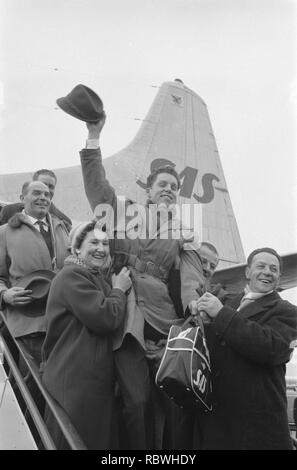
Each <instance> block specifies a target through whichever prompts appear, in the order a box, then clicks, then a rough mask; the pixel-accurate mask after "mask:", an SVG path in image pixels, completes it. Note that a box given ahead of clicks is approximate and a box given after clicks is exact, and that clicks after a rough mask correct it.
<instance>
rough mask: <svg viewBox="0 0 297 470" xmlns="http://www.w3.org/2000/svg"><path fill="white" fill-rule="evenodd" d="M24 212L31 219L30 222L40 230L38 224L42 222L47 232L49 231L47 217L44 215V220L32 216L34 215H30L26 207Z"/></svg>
mask: <svg viewBox="0 0 297 470" xmlns="http://www.w3.org/2000/svg"><path fill="white" fill-rule="evenodd" d="M22 214H24V215H26V216H27V217H28V219H29V221H30V223H31V224H32V225H33V226H34V227H35V228H36V229H37V230H38V231H39V232H40V227H39V225H38V222H42V223H43V228H44V230H45V231H46V232H48V227H49V226H48V222H47V220H46V218H45V217H44V218H43V219H42V220H39V219H35V217H32V215H29V214H27V213H26V212H25V209H23V210H22Z"/></svg>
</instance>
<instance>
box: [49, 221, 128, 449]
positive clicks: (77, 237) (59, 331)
mask: <svg viewBox="0 0 297 470" xmlns="http://www.w3.org/2000/svg"><path fill="white" fill-rule="evenodd" d="M70 236H71V240H72V255H71V256H69V257H68V258H67V259H66V260H65V265H64V268H63V269H62V270H61V271H60V273H59V274H58V275H57V276H56V278H55V279H54V281H53V283H52V286H51V290H50V293H49V298H48V304H47V310H46V319H47V334H46V339H45V343H44V346H43V360H44V366H43V377H42V380H43V383H44V385H45V386H46V388H47V389H48V391H49V392H50V394H51V395H52V396H53V398H54V399H55V400H56V401H57V402H58V403H59V404H60V405H61V406H62V407H63V408H64V410H65V411H66V412H67V414H68V415H69V417H70V419H71V421H72V423H73V425H74V426H75V428H76V430H77V431H78V433H79V435H80V436H81V438H82V440H83V441H84V443H85V444H86V446H87V448H88V449H96V450H98V449H110V448H111V437H112V436H111V434H112V429H111V428H112V414H113V385H114V371H113V357H112V333H113V332H114V331H115V330H116V328H117V327H118V326H119V325H120V324H121V322H122V321H123V319H124V314H125V307H126V295H125V293H126V291H127V290H128V289H129V288H130V285H131V281H130V277H129V271H128V270H127V268H123V269H122V270H121V272H120V273H119V274H118V275H114V276H113V277H112V287H110V285H109V284H108V283H107V282H106V280H105V278H104V275H105V274H106V270H108V268H109V266H110V263H111V258H110V254H109V240H108V238H107V235H106V233H105V232H102V231H101V230H99V229H97V228H96V226H95V222H91V223H87V224H81V225H80V226H79V227H77V228H76V229H75V230H74V231H72V234H71V235H70ZM51 421H52V419H51V417H50V416H48V422H47V424H48V426H49V428H50V430H52V431H53V432H54V440H55V442H56V445H57V447H58V448H60V449H61V448H64V447H65V441H64V439H63V436H62V435H61V433H60V432H59V431H58V429H57V428H56V426H55V425H54V423H53V422H51Z"/></svg>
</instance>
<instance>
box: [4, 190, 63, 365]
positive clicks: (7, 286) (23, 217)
mask: <svg viewBox="0 0 297 470" xmlns="http://www.w3.org/2000/svg"><path fill="white" fill-rule="evenodd" d="M50 203H51V197H50V192H49V189H48V186H46V185H45V184H44V183H42V182H41V181H32V182H31V183H30V184H29V185H28V186H27V189H26V191H25V194H24V209H23V211H22V212H18V213H16V214H15V215H14V216H13V217H12V218H11V219H10V220H9V222H8V224H5V225H3V226H1V227H0V308H1V309H2V310H4V311H6V319H7V324H8V328H9V330H10V332H11V334H12V335H13V336H14V337H15V338H21V340H22V342H23V343H24V344H25V345H26V346H27V348H28V349H29V351H30V353H31V354H32V356H33V357H34V359H35V360H36V362H37V363H40V361H41V357H40V352H41V346H42V342H43V339H44V336H45V320H44V311H45V301H46V294H47V291H48V288H49V284H50V280H51V278H52V277H53V272H55V271H57V270H58V269H61V268H62V266H63V262H64V259H65V258H66V256H67V254H68V253H67V249H68V233H67V229H66V227H65V225H64V223H63V222H62V221H61V220H59V219H57V218H56V217H55V216H51V215H50V214H49V207H50ZM35 271H37V272H36V273H35ZM31 273H33V274H31Z"/></svg>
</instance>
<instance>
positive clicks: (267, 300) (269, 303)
mask: <svg viewBox="0 0 297 470" xmlns="http://www.w3.org/2000/svg"><path fill="white" fill-rule="evenodd" d="M279 298H280V297H279V295H278V293H277V292H271V294H268V295H264V297H260V298H259V299H257V300H254V301H253V302H251V303H250V304H248V305H246V306H245V307H243V308H242V310H240V312H239V313H240V314H241V315H242V316H243V317H244V318H250V317H253V316H254V315H257V314H258V313H261V312H265V311H266V310H268V309H269V308H271V307H273V306H274V305H275V304H276V302H277V301H278V300H279Z"/></svg>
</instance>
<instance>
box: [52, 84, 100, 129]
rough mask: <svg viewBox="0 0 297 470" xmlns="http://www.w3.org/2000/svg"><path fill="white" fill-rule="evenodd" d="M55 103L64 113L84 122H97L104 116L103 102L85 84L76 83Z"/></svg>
mask: <svg viewBox="0 0 297 470" xmlns="http://www.w3.org/2000/svg"><path fill="white" fill-rule="evenodd" d="M56 103H57V105H58V106H59V107H60V108H61V109H62V110H63V111H65V113H68V114H70V115H71V116H73V117H75V118H77V119H80V120H81V121H85V122H97V121H100V119H101V118H102V117H103V116H104V110H103V103H102V101H101V99H100V98H99V96H98V95H97V94H96V93H95V92H94V91H93V90H91V88H88V87H87V86H85V85H81V84H80V85H76V87H74V88H73V90H71V92H70V93H69V94H68V95H67V96H64V97H63V98H58V99H57V101H56Z"/></svg>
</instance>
